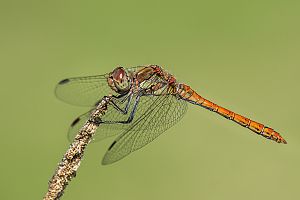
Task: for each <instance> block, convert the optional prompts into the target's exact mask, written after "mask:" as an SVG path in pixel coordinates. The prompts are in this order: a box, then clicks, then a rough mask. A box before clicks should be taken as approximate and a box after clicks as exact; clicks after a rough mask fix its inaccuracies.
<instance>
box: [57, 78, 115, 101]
mask: <svg viewBox="0 0 300 200" xmlns="http://www.w3.org/2000/svg"><path fill="white" fill-rule="evenodd" d="M55 94H56V96H57V98H58V99H60V100H62V101H64V102H67V103H69V104H72V105H79V106H94V105H95V104H96V103H97V102H98V101H99V100H100V99H101V98H102V97H103V96H107V95H109V94H114V93H113V91H112V90H111V89H110V87H109V86H108V84H107V75H106V74H104V75H97V76H85V77H75V78H67V79H64V80H62V81H60V82H59V83H58V84H57V86H56V88H55Z"/></svg>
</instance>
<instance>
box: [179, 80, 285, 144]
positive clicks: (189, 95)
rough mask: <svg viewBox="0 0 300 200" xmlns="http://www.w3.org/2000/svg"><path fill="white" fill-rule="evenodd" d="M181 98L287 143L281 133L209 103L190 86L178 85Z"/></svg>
mask: <svg viewBox="0 0 300 200" xmlns="http://www.w3.org/2000/svg"><path fill="white" fill-rule="evenodd" d="M176 93H177V94H178V95H179V97H180V98H182V99H184V100H186V101H189V102H190V103H193V104H196V105H200V106H202V107H204V108H206V109H209V110H211V111H213V112H216V113H218V114H220V115H222V116H223V117H225V118H227V119H230V120H232V121H234V122H236V123H238V124H240V125H241V126H244V127H246V128H248V129H250V130H251V131H253V132H255V133H257V134H259V135H262V136H263V137H265V138H267V139H271V140H274V141H276V142H278V143H284V144H286V143H287V142H286V141H285V140H284V139H283V137H281V135H280V134H279V133H277V132H276V131H274V130H273V129H272V128H269V127H266V126H265V125H263V124H260V123H258V122H255V121H253V120H251V119H249V118H246V117H244V116H242V115H239V114H236V113H234V112H232V111H230V110H228V109H226V108H223V107H221V106H218V105H217V104H214V103H213V102H211V101H208V100H207V99H205V98H203V97H201V96H200V95H199V94H197V93H196V92H195V91H194V90H193V89H191V88H190V87H189V86H187V85H185V84H178V85H177V92H176Z"/></svg>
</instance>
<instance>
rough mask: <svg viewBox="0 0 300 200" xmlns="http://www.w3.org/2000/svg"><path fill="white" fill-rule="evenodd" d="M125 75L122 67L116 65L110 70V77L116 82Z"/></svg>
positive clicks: (121, 79)
mask: <svg viewBox="0 0 300 200" xmlns="http://www.w3.org/2000/svg"><path fill="white" fill-rule="evenodd" d="M125 76H126V72H125V70H124V69H123V68H122V67H118V68H116V69H115V70H114V71H113V72H112V77H113V79H114V80H115V81H117V82H122V81H123V79H124V77H125Z"/></svg>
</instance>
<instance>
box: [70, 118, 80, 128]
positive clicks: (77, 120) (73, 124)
mask: <svg viewBox="0 0 300 200" xmlns="http://www.w3.org/2000/svg"><path fill="white" fill-rule="evenodd" d="M79 121H80V118H79V117H77V118H76V119H75V120H74V121H73V122H72V124H71V126H72V127H73V126H75V125H76V124H77V123H78V122H79Z"/></svg>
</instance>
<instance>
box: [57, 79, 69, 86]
mask: <svg viewBox="0 0 300 200" xmlns="http://www.w3.org/2000/svg"><path fill="white" fill-rule="evenodd" d="M69 81H70V79H68V78H66V79H64V80H61V81H59V83H58V84H59V85H63V84H66V83H68V82H69Z"/></svg>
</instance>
